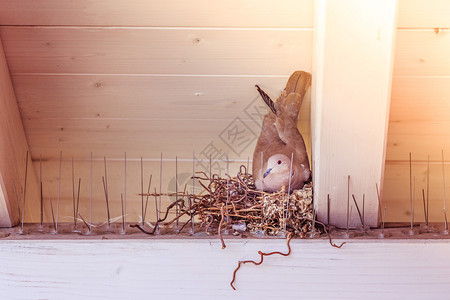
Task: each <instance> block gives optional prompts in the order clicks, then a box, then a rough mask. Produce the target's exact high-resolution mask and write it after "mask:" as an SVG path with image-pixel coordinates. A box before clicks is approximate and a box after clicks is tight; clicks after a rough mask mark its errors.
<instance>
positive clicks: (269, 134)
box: [252, 71, 311, 192]
mask: <svg viewBox="0 0 450 300" xmlns="http://www.w3.org/2000/svg"><path fill="white" fill-rule="evenodd" d="M310 85H311V74H309V73H307V72H303V71H297V72H294V74H292V75H291V77H290V78H289V80H288V82H287V84H286V88H285V89H284V91H283V92H282V93H281V95H280V96H279V97H278V99H277V101H276V102H273V101H272V100H271V99H270V97H269V96H267V94H266V93H264V91H262V90H261V89H260V88H259V86H256V88H257V89H258V91H259V93H260V94H261V96H262V98H263V100H264V101H265V102H266V104H267V105H268V106H269V108H270V109H271V111H270V112H269V113H267V114H266V115H265V116H264V121H263V124H262V130H261V134H260V136H259V139H258V142H257V143H256V147H255V151H254V152H253V170H252V171H253V178H254V179H255V185H256V188H257V189H258V190H264V191H266V192H276V191H279V190H280V189H281V188H282V187H283V186H284V187H285V188H286V190H287V189H288V186H289V176H290V177H291V180H290V188H291V191H293V190H295V189H301V188H302V187H303V185H304V184H305V182H307V181H309V179H310V176H311V171H310V170H309V160H308V154H307V153H306V147H305V142H304V141H303V137H302V135H301V134H300V132H299V131H298V128H297V120H298V114H299V110H300V107H301V105H302V101H303V97H304V96H305V93H306V90H307V89H308V87H309V86H310ZM261 153H262V155H261ZM291 157H292V158H293V160H292V170H291Z"/></svg>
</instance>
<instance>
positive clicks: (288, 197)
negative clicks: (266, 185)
mask: <svg viewBox="0 0 450 300" xmlns="http://www.w3.org/2000/svg"><path fill="white" fill-rule="evenodd" d="M293 160H294V153H293V152H292V153H291V166H290V168H289V185H288V194H287V203H286V214H285V216H284V217H285V222H284V233H285V234H286V226H287V220H288V213H289V203H290V201H289V200H290V195H291V179H292V162H293Z"/></svg>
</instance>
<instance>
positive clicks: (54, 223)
mask: <svg viewBox="0 0 450 300" xmlns="http://www.w3.org/2000/svg"><path fill="white" fill-rule="evenodd" d="M48 201H49V202H50V210H51V212H52V220H53V229H54V230H55V232H56V222H55V214H54V213H53V204H52V198H50V196H48Z"/></svg>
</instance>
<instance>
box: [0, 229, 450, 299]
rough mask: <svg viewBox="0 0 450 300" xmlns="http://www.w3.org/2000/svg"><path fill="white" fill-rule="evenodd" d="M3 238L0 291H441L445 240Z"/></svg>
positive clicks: (447, 264)
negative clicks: (288, 250)
mask: <svg viewBox="0 0 450 300" xmlns="http://www.w3.org/2000/svg"><path fill="white" fill-rule="evenodd" d="M291 245H292V254H291V255H290V256H288V257H281V256H277V255H273V256H270V257H266V258H265V259H264V263H263V264H262V265H260V266H253V265H250V264H246V265H243V266H242V267H241V269H240V270H239V271H238V273H237V278H236V282H235V286H236V288H237V290H236V291H233V290H232V289H231V287H230V281H231V279H232V273H233V271H234V269H235V268H236V266H237V261H238V260H247V259H255V260H257V259H259V255H258V254H257V251H258V250H262V251H268V252H269V251H280V250H281V251H283V252H284V251H285V249H286V240H284V239H279V240H278V239H275V240H274V239H271V240H258V239H232V240H227V248H226V249H225V250H222V249H221V244H220V241H219V240H218V239H216V238H214V239H196V240H193V239H190V240H186V239H182V240H177V239H175V240H163V239H159V240H155V239H146V240H143V239H139V240H135V239H133V240H0V257H1V261H0V299H158V298H161V299H211V298H212V297H214V299H235V298H238V299H443V298H445V297H448V295H449V294H450V272H449V271H448V270H450V260H449V259H448V253H450V243H449V242H448V240H387V239H385V240H349V241H348V243H347V244H346V245H344V246H343V248H342V249H336V248H333V247H331V246H330V244H329V243H328V241H327V240H317V239H315V240H309V239H303V240H298V239H296V240H292V242H291Z"/></svg>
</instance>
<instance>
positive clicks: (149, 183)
mask: <svg viewBox="0 0 450 300" xmlns="http://www.w3.org/2000/svg"><path fill="white" fill-rule="evenodd" d="M152 176H153V175H152V174H150V179H149V180H148V188H147V198H146V199H145V209H144V215H143V216H142V220H143V222H144V224H145V217H146V216H147V205H148V197H149V196H150V187H151V185H152Z"/></svg>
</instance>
